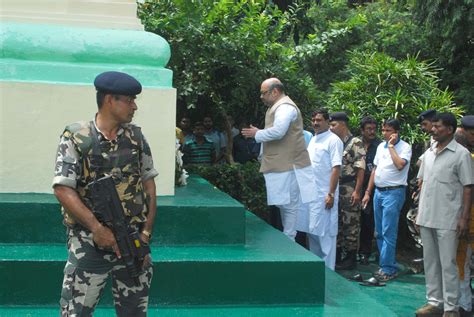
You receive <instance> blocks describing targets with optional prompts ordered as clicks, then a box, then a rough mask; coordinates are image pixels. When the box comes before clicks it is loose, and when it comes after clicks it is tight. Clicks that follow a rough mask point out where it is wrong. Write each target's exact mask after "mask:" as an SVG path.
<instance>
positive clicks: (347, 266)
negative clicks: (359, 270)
mask: <svg viewBox="0 0 474 317" xmlns="http://www.w3.org/2000/svg"><path fill="white" fill-rule="evenodd" d="M356 266H357V252H356V251H349V252H347V255H346V257H345V258H344V259H343V260H342V262H341V263H340V264H336V270H353V269H355V268H356Z"/></svg>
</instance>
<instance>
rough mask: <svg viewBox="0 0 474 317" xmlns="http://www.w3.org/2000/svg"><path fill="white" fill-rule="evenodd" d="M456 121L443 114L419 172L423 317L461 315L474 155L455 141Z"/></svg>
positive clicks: (437, 118)
mask: <svg viewBox="0 0 474 317" xmlns="http://www.w3.org/2000/svg"><path fill="white" fill-rule="evenodd" d="M456 126H457V123H456V117H455V116H454V115H453V114H452V113H449V112H448V113H440V114H438V115H436V116H435V117H434V119H433V128H432V135H433V138H434V140H435V141H436V142H435V143H434V144H433V145H432V146H431V147H430V148H429V149H428V150H427V151H426V152H425V153H424V156H423V160H422V163H421V167H420V170H419V172H418V180H419V184H420V187H421V195H420V204H419V210H418V215H417V218H416V224H417V225H418V226H420V235H421V240H422V241H423V259H424V261H423V263H424V268H425V280H426V299H427V301H428V303H427V304H426V305H425V306H423V307H421V308H420V309H418V310H417V311H416V314H417V316H428V315H432V314H435V313H438V314H439V313H442V312H443V310H444V314H443V316H445V317H448V316H453V317H454V316H459V312H458V310H459V275H458V269H457V266H456V251H457V247H458V241H459V238H461V237H462V238H464V237H465V236H466V235H467V233H468V232H469V218H470V211H471V188H470V186H471V184H472V167H471V154H470V153H469V151H468V150H467V149H466V148H464V147H463V146H462V145H460V144H459V143H457V142H456V141H455V140H454V133H455V131H456Z"/></svg>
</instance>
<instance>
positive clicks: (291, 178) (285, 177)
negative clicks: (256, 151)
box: [255, 104, 315, 240]
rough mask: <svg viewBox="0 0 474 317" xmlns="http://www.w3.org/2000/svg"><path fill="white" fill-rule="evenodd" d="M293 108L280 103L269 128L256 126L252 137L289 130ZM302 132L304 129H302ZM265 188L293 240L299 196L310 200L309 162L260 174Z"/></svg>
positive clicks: (275, 136) (312, 184)
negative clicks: (291, 168)
mask: <svg viewBox="0 0 474 317" xmlns="http://www.w3.org/2000/svg"><path fill="white" fill-rule="evenodd" d="M297 115H298V113H297V111H296V108H295V107H293V106H291V105H288V104H282V105H280V106H279V107H278V108H277V110H276V111H275V121H274V123H273V126H272V127H271V128H268V129H263V130H259V131H258V132H257V133H256V135H255V140H256V141H257V142H258V143H262V148H263V147H265V142H268V141H273V140H279V139H281V138H282V137H283V136H284V135H285V134H286V133H287V131H288V128H289V126H290V124H291V122H293V121H295V120H296V119H297ZM301 133H303V131H301ZM263 176H264V178H265V185H266V189H267V203H268V205H275V206H277V207H278V208H279V209H280V214H281V218H282V224H283V232H284V233H285V234H286V235H287V236H288V237H289V238H290V239H292V240H294V239H295V236H296V228H295V227H296V218H297V214H298V209H299V205H300V199H301V200H302V201H303V202H305V203H307V202H310V201H313V200H314V199H315V197H314V188H315V180H314V175H313V171H312V168H311V166H307V167H303V168H295V167H293V170H289V171H286V172H269V173H264V174H263Z"/></svg>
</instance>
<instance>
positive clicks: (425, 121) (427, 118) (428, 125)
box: [416, 109, 436, 167]
mask: <svg viewBox="0 0 474 317" xmlns="http://www.w3.org/2000/svg"><path fill="white" fill-rule="evenodd" d="M435 116H436V110H435V109H428V110H425V111H423V112H422V113H420V115H419V116H418V123H419V124H420V129H421V131H423V132H424V133H425V134H427V135H429V136H430V139H429V140H426V141H425V142H424V144H423V153H424V152H425V151H426V150H428V149H429V148H430V146H431V145H432V144H433V142H434V140H433V137H431V129H432V128H433V123H432V122H431V120H433V118H434V117H435ZM422 159H423V155H422V156H420V157H419V158H418V161H417V162H416V166H417V167H420V165H421V160H422Z"/></svg>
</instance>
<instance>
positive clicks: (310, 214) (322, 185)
mask: <svg viewBox="0 0 474 317" xmlns="http://www.w3.org/2000/svg"><path fill="white" fill-rule="evenodd" d="M343 148H344V145H343V143H342V141H341V140H340V139H339V137H338V136H337V135H335V134H334V133H332V132H330V131H326V132H323V133H320V134H316V135H315V136H314V137H313V138H312V139H311V141H310V142H309V145H308V153H309V157H310V159H311V168H312V171H313V173H314V175H315V181H316V189H315V191H314V192H313V197H315V201H313V202H311V203H308V204H303V205H302V207H301V208H300V209H299V212H298V223H297V226H296V228H297V230H299V231H303V232H306V233H308V242H309V248H310V250H311V252H313V253H314V254H316V255H318V256H319V257H320V258H322V259H323V260H324V261H325V263H326V266H327V267H328V268H330V269H332V270H334V266H335V262H336V240H337V220H338V203H339V185H338V186H337V187H336V192H335V193H334V205H333V207H332V208H331V209H326V202H325V200H326V195H327V194H328V193H329V192H330V190H329V187H330V179H331V170H332V168H333V167H335V166H341V165H342V153H343Z"/></svg>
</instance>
